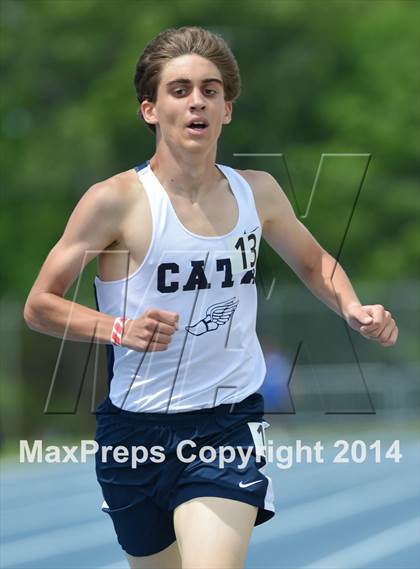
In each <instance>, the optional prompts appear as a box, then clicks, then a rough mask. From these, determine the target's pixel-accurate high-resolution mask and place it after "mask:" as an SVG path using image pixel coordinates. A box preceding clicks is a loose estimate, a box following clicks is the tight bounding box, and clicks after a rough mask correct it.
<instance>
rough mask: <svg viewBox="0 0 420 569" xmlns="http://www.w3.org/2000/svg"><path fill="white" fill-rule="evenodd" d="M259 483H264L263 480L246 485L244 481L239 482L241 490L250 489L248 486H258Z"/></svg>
mask: <svg viewBox="0 0 420 569" xmlns="http://www.w3.org/2000/svg"><path fill="white" fill-rule="evenodd" d="M258 482H263V480H255V482H248V483H247V484H244V483H243V482H242V480H241V481H240V482H239V488H248V486H252V485H253V484H258Z"/></svg>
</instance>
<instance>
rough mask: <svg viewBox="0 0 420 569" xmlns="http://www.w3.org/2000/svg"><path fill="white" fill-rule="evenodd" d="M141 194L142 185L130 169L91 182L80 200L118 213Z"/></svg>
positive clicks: (142, 193) (142, 192)
mask: <svg viewBox="0 0 420 569" xmlns="http://www.w3.org/2000/svg"><path fill="white" fill-rule="evenodd" d="M143 195H144V189H143V186H142V184H141V182H140V180H139V178H138V176H137V173H136V172H135V170H133V169H131V170H126V171H125V172H121V173H118V174H115V175H113V176H111V177H109V178H107V179H105V180H102V181H100V182H97V183H96V184H93V185H92V186H91V187H90V188H89V189H88V190H87V191H86V192H85V194H84V195H83V196H82V199H81V201H83V200H84V201H88V202H89V203H91V204H92V205H95V206H99V207H101V209H105V210H108V209H109V211H111V212H112V211H113V212H115V213H116V214H118V213H121V212H124V211H125V210H126V209H127V208H129V207H130V206H131V205H132V203H133V200H136V199H138V198H139V197H141V196H143Z"/></svg>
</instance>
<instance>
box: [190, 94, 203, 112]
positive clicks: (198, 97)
mask: <svg viewBox="0 0 420 569" xmlns="http://www.w3.org/2000/svg"><path fill="white" fill-rule="evenodd" d="M205 107H206V103H205V100H204V97H203V95H202V93H201V91H200V90H199V89H194V90H193V91H192V93H191V101H190V109H191V110H197V109H200V110H203V109H204V108H205Z"/></svg>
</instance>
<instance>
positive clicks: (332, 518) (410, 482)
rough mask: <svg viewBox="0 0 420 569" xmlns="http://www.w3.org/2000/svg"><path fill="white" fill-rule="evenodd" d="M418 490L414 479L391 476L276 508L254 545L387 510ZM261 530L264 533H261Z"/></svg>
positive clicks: (256, 535)
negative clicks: (379, 509) (274, 514)
mask: <svg viewBox="0 0 420 569" xmlns="http://www.w3.org/2000/svg"><path fill="white" fill-rule="evenodd" d="M417 495H418V487H417V484H416V480H415V477H413V475H410V474H408V475H405V476H400V477H398V478H395V477H394V476H390V477H387V478H384V479H381V480H374V481H372V482H369V483H368V484H363V485H359V486H354V487H352V488H348V489H345V490H340V491H339V492H335V493H333V494H330V495H324V496H321V497H320V498H316V499H315V500H311V501H309V502H305V503H303V504H299V505H298V506H292V507H290V508H285V509H284V510H282V509H281V507H280V508H279V506H278V503H276V506H277V516H276V517H274V518H273V521H272V522H270V523H268V524H264V525H266V526H267V527H264V526H262V527H261V530H259V529H258V528H257V531H256V532H255V533H254V534H253V538H252V542H253V543H258V544H260V543H264V542H267V541H271V540H273V539H278V538H282V537H285V536H287V535H292V534H295V533H298V532H302V531H305V530H309V529H311V528H313V527H319V526H322V525H325V524H328V523H331V522H337V521H340V520H344V519H346V518H348V517H350V516H353V515H355V514H362V513H364V512H368V511H369V510H374V509H378V508H381V507H383V506H389V505H391V504H395V503H397V502H401V501H403V500H405V499H407V498H410V497H413V496H417ZM263 528H264V529H263Z"/></svg>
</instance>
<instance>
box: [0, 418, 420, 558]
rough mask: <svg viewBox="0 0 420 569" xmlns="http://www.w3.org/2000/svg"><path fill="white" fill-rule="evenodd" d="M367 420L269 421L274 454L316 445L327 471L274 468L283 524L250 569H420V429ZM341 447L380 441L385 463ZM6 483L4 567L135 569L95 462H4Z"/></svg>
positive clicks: (257, 540) (260, 542)
mask: <svg viewBox="0 0 420 569" xmlns="http://www.w3.org/2000/svg"><path fill="white" fill-rule="evenodd" d="M364 421H365V422H361V425H362V427H361V428H359V429H357V428H355V427H354V425H355V424H356V423H357V421H356V420H354V419H353V421H352V424H353V427H352V428H348V427H345V426H343V427H341V428H340V427H338V426H337V425H338V423H337V420H336V421H335V422H334V428H333V429H331V430H328V428H325V424H324V428H323V429H322V430H320V429H317V427H310V426H309V425H308V424H306V425H305V427H304V428H303V429H294V428H293V427H291V424H292V422H291V421H285V422H284V423H282V421H281V419H278V418H276V419H273V420H272V421H271V424H272V427H271V429H270V430H269V432H268V439H270V440H273V444H274V446H275V447H276V446H279V445H291V446H292V448H293V447H294V445H295V441H296V440H297V439H300V440H301V441H302V443H303V444H308V445H312V444H314V443H315V442H316V441H318V440H319V441H321V443H322V444H323V445H324V452H323V459H324V462H323V463H316V462H312V463H308V462H307V461H306V460H303V462H301V463H300V464H299V463H294V464H293V465H292V466H291V467H290V468H284V469H280V468H278V467H277V465H276V464H275V463H274V464H271V465H270V467H269V474H270V476H271V477H272V479H273V483H274V489H275V496H276V509H277V515H276V516H275V517H274V518H273V519H272V520H271V521H269V522H267V523H266V524H263V525H262V526H259V527H257V528H256V529H255V531H254V533H253V537H252V540H251V544H250V548H249V554H248V558H247V562H246V567H247V569H257V568H259V569H269V568H278V569H280V568H281V569H283V568H284V569H286V568H287V569H294V568H305V569H309V568H311V569H316V568H317V569H341V568H348V569H359V568H372V569H373V568H378V569H391V568H392V569H399V568H401V569H409V568H410V569H411V568H412V569H415V568H418V567H420V555H419V535H420V524H419V520H420V511H419V509H420V497H419V487H420V485H419V482H420V471H419V442H418V433H417V432H416V426H418V423H417V421H416V420H414V423H412V424H411V428H406V427H402V425H401V424H400V423H398V424H397V423H395V424H391V423H392V422H391V423H389V424H386V427H385V428H381V429H376V430H369V429H366V428H364V427H363V425H365V424H366V419H364ZM372 422H375V419H372ZM343 424H349V423H348V422H347V423H346V421H344V420H343ZM279 425H281V426H279ZM413 425H414V427H413ZM339 439H345V440H347V441H348V442H349V443H350V444H351V443H352V442H353V441H356V440H360V441H362V446H363V443H365V444H366V447H368V446H369V445H370V444H372V443H374V441H375V440H380V441H381V443H380V444H381V456H380V457H379V461H378V462H376V461H375V454H374V452H373V451H372V450H368V452H367V456H366V458H365V459H364V460H362V461H360V462H357V460H360V455H357V452H358V449H359V450H360V445H358V444H356V445H355V453H356V454H355V458H356V460H350V462H348V463H335V462H333V460H334V457H335V456H336V454H337V452H338V449H336V448H334V442H335V441H336V440H339ZM395 439H398V440H400V452H401V453H402V457H401V460H400V462H398V463H396V462H394V460H392V459H386V458H385V452H386V450H387V449H388V447H389V446H390V445H391V443H392V441H394V440H395ZM45 444H47V442H45ZM48 444H53V443H52V442H50V443H48ZM347 456H349V454H348V453H347ZM376 458H378V457H376ZM1 475H2V476H1V540H2V546H1V567H2V568H5V569H6V568H22V569H26V568H28V569H29V568H38V569H48V568H58V567H60V569H66V568H82V567H84V568H92V569H93V568H102V569H118V568H127V567H128V564H127V562H126V561H125V559H124V556H123V554H122V551H121V549H120V547H119V545H118V544H117V542H116V539H115V536H114V533H113V527H112V523H111V520H110V519H109V517H108V516H107V515H106V514H104V513H102V512H101V510H100V506H101V503H102V496H101V494H100V490H99V487H98V485H97V482H96V479H95V472H94V464H93V461H92V460H91V461H89V462H88V463H86V464H80V463H79V464H71V463H70V464H45V463H44V464H20V463H19V462H18V459H14V460H11V459H9V460H7V461H3V462H2V466H1Z"/></svg>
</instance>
